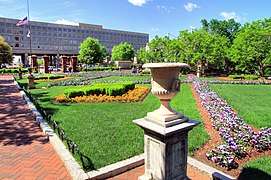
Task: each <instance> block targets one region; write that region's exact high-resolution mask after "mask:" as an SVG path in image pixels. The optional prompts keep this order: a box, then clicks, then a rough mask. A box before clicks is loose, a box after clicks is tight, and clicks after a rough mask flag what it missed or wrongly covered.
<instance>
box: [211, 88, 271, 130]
mask: <svg viewBox="0 0 271 180" xmlns="http://www.w3.org/2000/svg"><path fill="white" fill-rule="evenodd" d="M211 87H212V88H214V89H215V90H216V91H218V94H219V96H220V97H222V98H223V99H225V100H227V102H228V103H229V105H231V107H232V108H234V109H235V110H237V111H238V115H239V116H240V117H241V116H244V121H245V122H246V123H248V124H250V125H253V126H255V127H257V128H261V127H265V126H267V127H271V113H270V107H271V86H268V85H231V84H219V85H218V84H212V85H211Z"/></svg>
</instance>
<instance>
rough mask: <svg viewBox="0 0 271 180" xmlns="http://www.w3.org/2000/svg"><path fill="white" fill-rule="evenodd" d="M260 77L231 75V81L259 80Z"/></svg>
mask: <svg viewBox="0 0 271 180" xmlns="http://www.w3.org/2000/svg"><path fill="white" fill-rule="evenodd" d="M259 77H260V76H254V75H229V78H231V79H245V80H257V79H259Z"/></svg>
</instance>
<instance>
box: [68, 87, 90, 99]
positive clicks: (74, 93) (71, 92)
mask: <svg viewBox="0 0 271 180" xmlns="http://www.w3.org/2000/svg"><path fill="white" fill-rule="evenodd" d="M64 94H65V96H66V97H67V98H74V97H76V96H83V95H85V92H84V90H83V89H69V90H66V91H65V92H64Z"/></svg>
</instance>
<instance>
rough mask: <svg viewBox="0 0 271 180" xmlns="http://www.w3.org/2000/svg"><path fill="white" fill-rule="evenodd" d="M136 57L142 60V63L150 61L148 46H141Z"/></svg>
mask: <svg viewBox="0 0 271 180" xmlns="http://www.w3.org/2000/svg"><path fill="white" fill-rule="evenodd" d="M136 58H137V59H139V60H140V62H141V63H142V64H144V63H147V62H148V52H147V50H146V48H140V49H139V50H138V51H137V53H136Z"/></svg>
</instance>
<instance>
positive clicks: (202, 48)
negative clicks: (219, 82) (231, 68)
mask: <svg viewBox="0 0 271 180" xmlns="http://www.w3.org/2000/svg"><path fill="white" fill-rule="evenodd" d="M178 41H179V46H180V60H181V61H182V62H185V63H188V64H190V65H191V66H197V65H201V66H202V68H203V69H204V68H205V66H206V65H215V66H216V67H220V68H222V67H223V62H224V59H225V57H226V55H227V51H226V50H227V48H228V46H229V45H228V43H229V42H228V39H227V38H226V37H224V36H219V35H216V34H211V33H210V32H208V31H205V30H196V31H192V32H189V31H181V32H180V35H179V36H178Z"/></svg>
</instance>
